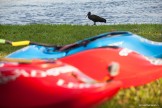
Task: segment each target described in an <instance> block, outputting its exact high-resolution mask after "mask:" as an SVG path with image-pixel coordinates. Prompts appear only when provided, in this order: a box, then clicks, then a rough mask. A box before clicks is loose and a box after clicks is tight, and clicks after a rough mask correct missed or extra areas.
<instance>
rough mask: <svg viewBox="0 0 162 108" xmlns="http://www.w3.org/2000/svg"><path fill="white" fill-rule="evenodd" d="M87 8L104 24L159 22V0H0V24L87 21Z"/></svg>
mask: <svg viewBox="0 0 162 108" xmlns="http://www.w3.org/2000/svg"><path fill="white" fill-rule="evenodd" d="M89 11H91V13H93V14H97V15H99V16H101V17H104V18H105V19H106V20H107V23H106V24H128V23H131V24H134V23H160V24H162V0H0V24H33V23H38V24H81V25H85V24H89V25H91V24H93V22H92V21H90V20H89V19H88V18H87V17H86V15H87V13H88V12H89ZM98 24H102V23H98Z"/></svg>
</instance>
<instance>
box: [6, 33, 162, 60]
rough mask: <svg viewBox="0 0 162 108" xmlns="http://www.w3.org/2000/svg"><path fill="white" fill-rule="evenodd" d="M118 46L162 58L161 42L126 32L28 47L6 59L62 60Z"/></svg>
mask: <svg viewBox="0 0 162 108" xmlns="http://www.w3.org/2000/svg"><path fill="white" fill-rule="evenodd" d="M107 46H118V47H122V48H128V49H130V50H133V51H135V52H137V53H139V54H142V55H144V56H148V57H155V58H162V42H155V41H151V40H148V39H146V38H143V37H141V36H138V35H136V34H133V33H131V32H126V31H118V32H108V33H104V34H100V35H97V36H94V37H90V38H86V39H84V40H81V41H78V42H76V43H73V44H68V45H65V46H62V47H50V46H41V45H29V46H27V47H24V48H22V49H20V50H17V51H15V52H13V53H11V54H9V55H8V56H7V57H8V58H26V59H33V58H40V59H44V58H46V59H48V58H49V59H50V58H53V59H54V58H56V59H57V58H62V57H64V56H68V55H71V54H74V53H78V52H81V51H84V50H88V49H93V48H99V47H107Z"/></svg>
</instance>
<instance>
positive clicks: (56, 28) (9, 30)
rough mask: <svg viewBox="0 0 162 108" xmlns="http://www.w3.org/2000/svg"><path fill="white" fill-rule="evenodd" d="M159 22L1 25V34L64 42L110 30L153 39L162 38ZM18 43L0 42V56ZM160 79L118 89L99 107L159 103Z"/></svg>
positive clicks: (161, 105) (9, 36) (4, 37)
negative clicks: (117, 91) (90, 24)
mask: <svg viewBox="0 0 162 108" xmlns="http://www.w3.org/2000/svg"><path fill="white" fill-rule="evenodd" d="M161 27H162V25H161V24H126V25H125V24H124V25H100V26H89V25H84V26H82V25H42V24H32V25H0V38H3V39H8V40H12V41H19V40H31V41H34V42H41V43H49V44H56V45H65V44H69V43H73V42H76V41H78V40H82V39H84V38H88V37H91V36H95V35H98V34H101V33H105V32H111V31H130V32H132V33H135V34H138V35H140V36H143V37H145V38H147V39H150V40H153V41H160V42H162V29H161ZM19 48H21V47H12V46H10V45H0V56H5V55H7V54H9V53H11V52H13V51H15V50H17V49H19ZM161 84H162V79H161V80H157V81H154V82H152V83H149V84H147V85H144V86H140V87H136V88H134V87H132V88H130V89H124V90H121V91H120V92H119V93H118V94H117V95H116V96H115V97H114V98H113V99H112V100H110V101H108V102H105V103H104V104H102V105H100V106H99V108H127V107H131V108H137V107H142V105H145V106H146V107H150V106H151V105H154V106H155V107H156V108H158V107H159V108H160V107H162V103H161V102H162V91H161V90H162V86H161Z"/></svg>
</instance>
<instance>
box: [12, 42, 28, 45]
mask: <svg viewBox="0 0 162 108" xmlns="http://www.w3.org/2000/svg"><path fill="white" fill-rule="evenodd" d="M29 44H30V41H18V42H12V46H23V45H29Z"/></svg>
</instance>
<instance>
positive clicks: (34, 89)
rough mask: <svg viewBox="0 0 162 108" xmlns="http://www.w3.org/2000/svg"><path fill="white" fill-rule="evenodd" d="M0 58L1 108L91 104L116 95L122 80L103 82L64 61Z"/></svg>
mask: <svg viewBox="0 0 162 108" xmlns="http://www.w3.org/2000/svg"><path fill="white" fill-rule="evenodd" d="M6 61H7V60H5V62H4V61H3V62H2V61H1V62H0V108H3V107H5V108H6V107H10V108H20V107H21V108H24V107H30V108H31V107H34V108H35V107H44V108H47V107H48V108H49V107H51V108H64V107H66V108H90V107H92V106H93V105H95V104H97V103H99V102H101V101H102V100H104V99H110V98H112V97H113V96H114V95H115V94H116V93H117V92H118V90H119V89H120V87H121V83H120V82H119V81H109V82H106V81H104V82H100V81H97V80H94V79H92V78H91V77H89V76H87V75H85V74H83V73H82V72H81V71H79V70H78V69H77V68H75V67H73V66H71V65H68V64H65V63H62V62H61V61H53V60H50V61H43V60H32V61H31V60H26V61H23V62H22V61H21V60H20V61H21V62H22V63H18V62H14V61H12V59H9V61H12V62H6Z"/></svg>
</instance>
